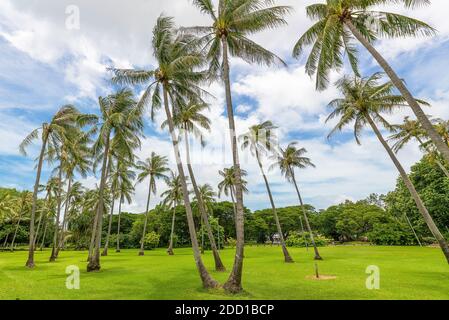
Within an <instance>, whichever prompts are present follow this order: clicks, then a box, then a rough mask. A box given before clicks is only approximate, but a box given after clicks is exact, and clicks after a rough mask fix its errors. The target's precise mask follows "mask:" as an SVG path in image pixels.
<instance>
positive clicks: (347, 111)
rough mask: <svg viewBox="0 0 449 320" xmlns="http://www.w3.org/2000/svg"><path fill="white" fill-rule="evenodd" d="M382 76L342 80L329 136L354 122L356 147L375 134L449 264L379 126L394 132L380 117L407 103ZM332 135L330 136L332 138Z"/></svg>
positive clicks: (444, 247)
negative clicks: (364, 132) (363, 136)
mask: <svg viewBox="0 0 449 320" xmlns="http://www.w3.org/2000/svg"><path fill="white" fill-rule="evenodd" d="M381 76H382V75H381V74H379V73H376V74H374V75H372V76H371V77H369V78H358V77H355V78H352V79H351V78H346V77H345V78H343V79H342V80H340V81H339V82H338V83H337V87H338V88H339V90H340V91H341V93H342V94H343V95H344V98H342V99H336V100H334V101H332V102H331V103H330V104H329V106H330V107H331V108H332V109H333V111H332V113H331V114H330V115H329V117H328V120H330V119H333V118H339V119H338V123H337V125H336V126H335V128H334V129H333V130H332V131H331V133H330V135H332V134H334V133H335V132H337V131H339V130H342V129H343V127H345V126H347V125H349V124H350V123H352V122H354V136H355V139H356V141H357V143H359V144H360V140H359V138H360V134H361V131H362V129H363V127H364V126H366V125H369V126H370V127H371V129H372V130H373V131H374V133H375V135H376V136H377V139H378V140H379V142H380V143H381V144H382V146H383V147H384V148H385V150H386V151H387V153H388V155H389V156H390V158H391V160H392V161H393V163H394V165H395V166H396V168H397V170H398V171H399V173H400V175H401V178H402V180H403V181H404V183H405V185H406V186H407V189H408V190H409V192H410V194H411V195H412V197H413V199H414V201H415V203H416V206H417V207H418V209H419V211H420V213H421V215H422V216H423V218H424V221H426V224H427V225H428V227H429V229H430V230H431V232H432V234H433V235H434V236H435V237H436V239H437V241H438V243H439V245H440V247H441V250H442V251H443V254H444V255H445V257H446V259H447V261H448V263H449V246H448V244H447V242H446V240H445V239H444V237H443V235H442V234H441V232H440V230H439V229H438V227H437V225H436V224H435V222H434V221H433V219H432V216H431V215H430V214H429V211H428V209H427V208H426V207H425V205H424V202H423V201H422V198H421V197H420V195H419V194H418V192H417V191H416V188H415V186H414V185H413V182H412V181H411V180H410V178H409V176H408V175H407V173H406V171H405V169H404V168H403V167H402V165H401V163H400V162H399V160H398V159H397V158H396V155H395V154H394V152H393V150H392V149H391V148H390V146H389V145H388V143H387V142H386V141H385V139H384V138H383V136H382V133H381V132H380V130H379V128H378V127H377V125H376V122H378V123H381V124H382V125H383V126H384V127H386V128H387V129H391V126H390V124H389V123H388V122H387V121H386V120H385V119H384V118H383V116H382V115H381V113H385V112H386V113H391V112H392V111H393V110H394V109H395V108H397V107H399V106H403V105H404V104H405V103H406V101H405V99H404V98H403V97H402V96H396V95H394V94H393V88H394V85H393V83H392V82H386V83H384V84H379V80H380V79H381ZM330 135H329V136H330Z"/></svg>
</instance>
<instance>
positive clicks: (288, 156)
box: [271, 142, 323, 260]
mask: <svg viewBox="0 0 449 320" xmlns="http://www.w3.org/2000/svg"><path fill="white" fill-rule="evenodd" d="M297 144H298V143H297V142H292V143H290V144H289V145H288V146H287V148H285V149H282V148H279V150H278V152H276V153H275V154H274V155H273V156H272V158H273V159H274V160H275V163H274V164H273V165H272V166H271V169H272V168H274V167H278V168H279V169H280V170H281V173H282V174H283V175H284V176H285V178H286V179H287V181H289V182H291V183H293V185H294V186H295V189H296V194H297V195H298V200H299V204H300V205H301V208H302V213H303V216H304V221H305V224H306V228H307V232H309V234H310V240H311V242H312V245H313V249H314V251H315V260H323V258H322V257H321V256H320V253H319V251H318V248H317V246H316V243H315V239H314V236H313V231H312V228H311V227H310V223H309V218H308V217H307V210H306V207H305V206H304V203H303V201H302V196H301V193H300V192H299V188H298V184H297V182H296V176H295V168H298V169H305V168H307V167H315V165H314V164H313V163H312V161H311V160H310V159H309V158H307V157H305V156H304V155H305V154H306V153H307V150H306V149H304V148H298V147H297ZM301 224H302V221H301Z"/></svg>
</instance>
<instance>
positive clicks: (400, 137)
mask: <svg viewBox="0 0 449 320" xmlns="http://www.w3.org/2000/svg"><path fill="white" fill-rule="evenodd" d="M393 128H394V130H395V133H393V134H392V135H391V136H390V137H389V138H388V140H391V141H394V142H395V143H394V145H393V150H394V152H396V153H398V152H399V151H400V150H401V149H402V148H404V147H405V146H406V145H407V143H409V142H410V141H412V140H416V141H417V142H418V143H419V146H420V148H421V149H422V150H424V151H425V152H426V153H427V156H428V157H429V159H430V160H432V161H434V162H433V163H436V164H437V165H438V167H439V168H440V169H441V171H443V173H444V174H445V175H446V177H448V178H449V171H448V170H447V168H446V166H445V165H444V164H443V163H442V162H441V161H440V159H439V157H440V156H439V154H437V152H435V150H432V145H431V144H429V141H424V139H426V138H427V135H426V131H425V130H424V129H423V128H422V126H421V124H420V123H419V121H416V120H410V118H409V117H405V118H404V121H403V123H402V124H398V125H393ZM430 142H431V141H430Z"/></svg>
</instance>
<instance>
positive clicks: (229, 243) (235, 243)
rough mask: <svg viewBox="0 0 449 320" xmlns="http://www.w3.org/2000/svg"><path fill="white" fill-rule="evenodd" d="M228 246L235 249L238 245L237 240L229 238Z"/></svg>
mask: <svg viewBox="0 0 449 320" xmlns="http://www.w3.org/2000/svg"><path fill="white" fill-rule="evenodd" d="M226 245H227V246H228V247H231V248H235V246H236V245H237V240H235V239H234V238H228V240H227V241H226Z"/></svg>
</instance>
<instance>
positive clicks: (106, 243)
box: [101, 191, 115, 257]
mask: <svg viewBox="0 0 449 320" xmlns="http://www.w3.org/2000/svg"><path fill="white" fill-rule="evenodd" d="M114 205H115V197H114V191H112V203H111V213H110V214H109V225H108V234H107V235H106V242H105V243H104V248H103V252H102V253H101V255H102V256H103V257H105V256H107V255H108V249H109V237H110V236H111V229H112V217H113V216H114Z"/></svg>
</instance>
